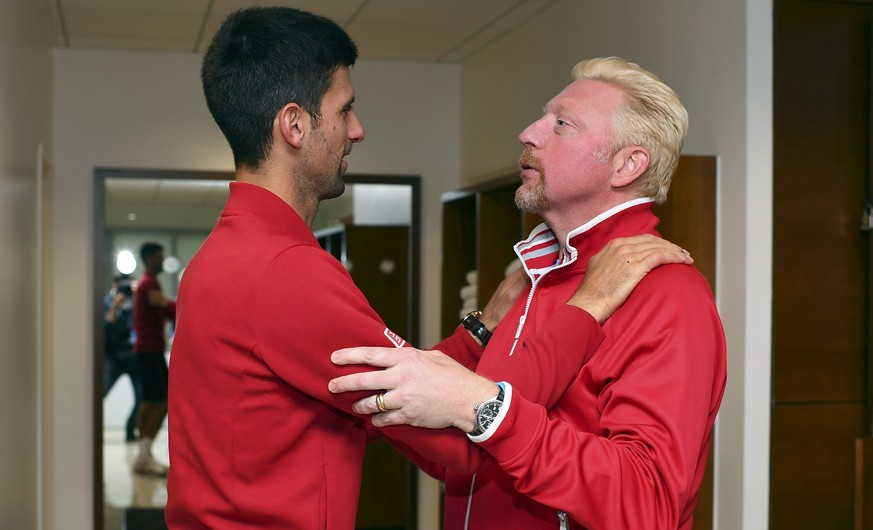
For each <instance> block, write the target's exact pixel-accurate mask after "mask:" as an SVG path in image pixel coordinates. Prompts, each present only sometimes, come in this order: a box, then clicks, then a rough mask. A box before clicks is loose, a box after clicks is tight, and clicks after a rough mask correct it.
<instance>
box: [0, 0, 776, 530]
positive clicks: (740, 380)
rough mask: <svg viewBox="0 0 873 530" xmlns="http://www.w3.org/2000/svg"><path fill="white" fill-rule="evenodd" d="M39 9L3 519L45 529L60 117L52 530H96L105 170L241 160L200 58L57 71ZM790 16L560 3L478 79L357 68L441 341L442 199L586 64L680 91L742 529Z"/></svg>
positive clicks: (755, 493) (760, 396)
mask: <svg viewBox="0 0 873 530" xmlns="http://www.w3.org/2000/svg"><path fill="white" fill-rule="evenodd" d="M31 4H37V5H38V4H40V2H32V1H30V0H12V2H11V3H10V2H4V3H3V5H2V7H0V179H2V182H3V186H2V190H0V201H2V203H0V211H2V212H3V213H2V214H0V215H3V216H5V217H4V218H3V220H2V222H0V241H2V243H3V244H4V249H5V250H6V253H5V256H7V257H4V258H3V261H2V264H3V265H2V267H3V268H2V269H0V289H2V292H0V308H2V309H0V311H2V313H0V317H2V318H0V326H3V328H2V336H3V337H4V347H5V348H6V351H5V352H4V353H3V355H2V357H0V362H2V363H3V364H2V369H0V374H2V375H0V377H2V378H3V379H2V380H0V389H2V390H0V392H3V395H2V399H0V402H2V403H3V404H2V405H0V406H2V407H4V408H3V416H2V417H3V418H4V422H3V427H0V433H2V435H0V441H2V447H4V454H3V455H2V456H0V472H2V475H0V476H3V477H4V478H5V477H8V476H16V477H23V478H22V479H21V480H16V481H15V482H13V483H9V481H8V480H4V481H3V483H2V484H0V526H2V527H4V528H5V527H11V528H31V527H35V525H33V524H32V523H33V521H34V519H35V517H36V515H35V512H36V509H37V508H36V507H37V502H38V498H37V495H36V493H35V492H34V489H35V484H36V481H37V480H36V476H37V472H36V452H35V449H34V447H35V443H36V441H37V434H36V427H37V425H36V422H35V420H34V417H35V416H36V414H35V413H36V412H38V411H37V408H38V407H37V402H36V395H35V391H34V388H35V387H36V382H37V381H36V380H37V376H36V370H37V368H38V365H37V361H36V359H37V355H36V348H37V345H36V340H35V339H34V338H33V336H34V335H35V328H36V326H37V323H36V318H35V317H28V316H27V315H28V314H34V313H35V298H36V296H35V293H36V288H35V284H36V276H35V275H34V273H33V272H32V271H33V269H34V266H35V260H36V258H35V257H34V256H35V255H36V248H35V244H34V241H35V232H36V222H35V220H34V218H33V212H32V210H31V208H29V207H28V205H32V204H34V203H35V201H36V195H35V194H36V184H35V177H34V176H33V175H34V174H35V166H36V162H35V160H36V146H37V145H38V144H39V143H46V144H47V145H48V143H49V140H50V137H51V135H50V134H49V127H50V124H51V122H52V121H54V128H53V130H52V133H53V137H54V139H55V142H54V144H55V146H54V149H53V157H52V158H53V165H54V168H55V170H54V177H53V180H52V182H51V187H50V189H51V195H50V197H49V200H50V204H49V209H48V211H47V212H46V215H45V219H46V222H47V230H48V231H49V232H50V233H52V241H53V244H52V246H51V247H50V248H49V249H48V254H50V255H51V256H54V260H53V261H52V262H51V263H49V264H48V266H47V268H48V270H49V273H50V274H49V278H48V280H49V281H48V282H47V283H48V285H50V286H51V285H54V286H57V288H56V289H52V290H50V291H49V293H48V294H49V298H50V302H49V313H48V314H47V321H48V322H49V328H48V329H47V331H46V335H47V336H48V337H49V338H50V340H49V341H48V342H47V344H46V346H47V350H48V353H47V355H46V359H45V367H46V373H45V374H44V380H45V381H46V390H45V394H44V395H45V400H46V403H45V410H46V418H47V422H48V423H47V426H46V436H47V439H48V440H50V443H47V446H46V454H45V457H44V460H45V461H46V462H47V466H46V479H47V480H46V487H47V490H46V495H45V498H46V503H47V505H46V510H45V513H46V523H47V524H46V528H50V529H54V528H71V529H74V530H76V529H87V528H90V527H91V520H92V514H91V491H92V489H93V487H92V484H91V468H92V465H93V462H92V461H91V454H92V453H91V447H92V446H91V443H92V441H91V430H92V429H91V424H92V418H91V410H92V406H91V403H92V398H93V396H92V395H91V388H92V374H91V346H92V338H91V336H90V334H91V332H90V330H91V329H92V322H91V316H90V315H91V313H92V301H91V298H90V297H91V282H92V280H91V267H92V266H93V241H92V236H91V221H92V220H91V211H92V185H91V184H92V181H91V179H92V170H93V167H94V166H98V165H99V166H119V167H141V168H142V167H148V168H175V169H222V170H225V169H229V168H230V155H229V153H228V151H227V148H226V147H225V145H224V140H223V139H222V138H221V136H220V135H219V133H218V131H217V130H216V129H215V128H214V126H213V125H212V123H211V120H210V119H209V116H208V114H207V113H206V110H205V107H204V105H203V103H202V97H201V96H200V92H199V84H198V81H197V64H198V62H199V58H197V57H194V56H191V55H185V54H181V55H171V54H137V53H101V52H86V51H58V52H56V53H55V57H54V59H55V66H54V70H53V71H51V70H50V69H49V62H50V58H49V57H48V55H47V52H46V46H45V45H44V44H41V43H40V42H38V41H35V39H36V36H37V35H39V34H40V33H41V29H42V28H43V27H44V26H45V25H47V22H45V20H46V18H45V17H44V18H43V20H42V21H40V20H38V19H36V18H34V17H35V16H36V14H35V13H34V11H39V9H38V8H35V7H32V6H31ZM665 5H666V6H668V7H669V9H666V8H665V7H664V6H665ZM23 6H26V7H23ZM659 9H660V10H659ZM770 15H771V13H770V2H769V1H767V0H764V1H758V0H746V2H719V1H717V0H670V1H669V2H641V1H639V0H616V1H614V2H579V1H578V0H559V1H558V2H557V3H556V4H555V5H554V6H553V7H551V8H550V10H549V11H547V12H546V13H544V14H543V15H542V16H541V17H538V18H536V19H533V20H531V21H530V23H529V24H527V25H526V26H525V27H523V28H521V29H519V30H518V31H516V32H514V33H511V34H509V35H506V36H505V37H504V38H503V39H502V40H500V41H498V42H496V43H494V45H493V46H492V47H491V48H490V49H486V50H484V51H483V52H482V53H480V54H479V55H477V56H475V57H473V58H472V59H471V60H470V62H469V63H468V64H467V65H465V66H464V68H463V70H461V69H460V68H458V67H455V66H422V65H412V64H405V63H362V64H360V65H358V66H357V67H356V68H355V71H354V72H353V80H354V82H355V84H356V86H357V89H358V101H359V103H357V104H356V106H357V108H358V109H359V111H360V113H361V117H362V119H363V121H364V125H365V127H367V135H368V138H367V141H365V142H364V143H363V144H362V145H360V146H357V147H356V149H355V154H354V155H352V157H350V168H351V169H350V170H351V171H353V172H356V173H359V172H363V173H376V172H379V173H381V172H391V173H397V174H421V175H423V177H424V186H425V190H424V191H425V194H424V198H423V199H424V203H425V212H424V217H423V218H424V220H425V223H424V224H425V230H426V237H425V241H424V248H423V252H424V254H425V259H424V262H425V263H426V269H425V271H424V273H425V278H424V293H423V299H424V301H425V308H424V320H425V322H426V326H425V327H424V331H425V342H431V341H433V340H435V338H436V333H437V331H436V329H437V326H436V320H437V314H438V310H437V300H438V292H439V291H438V283H439V279H438V266H439V261H440V259H439V235H438V232H439V225H440V212H439V205H438V200H439V199H438V197H439V193H440V192H441V191H443V190H447V189H451V188H454V187H457V186H458V185H459V184H458V182H459V181H458V178H459V175H460V176H463V177H464V178H465V179H469V178H473V177H474V176H476V175H480V174H484V173H489V172H492V171H494V170H497V169H501V168H505V167H507V166H511V165H513V164H514V163H515V160H516V157H517V155H518V144H517V142H516V140H515V136H516V135H517V133H518V132H519V131H520V130H521V128H522V127H523V126H524V125H526V124H527V122H529V121H530V120H531V119H533V118H534V117H536V116H537V115H538V114H539V112H540V108H541V107H542V105H543V104H544V103H545V101H546V100H547V99H548V98H549V97H551V96H552V95H553V94H554V93H555V92H556V91H557V90H559V89H560V88H561V87H562V86H563V85H564V83H565V80H566V79H567V76H568V72H569V68H570V66H572V64H573V63H574V62H575V61H576V60H578V59H580V58H582V57H587V56H594V55H604V54H618V55H623V56H626V57H628V58H630V59H633V60H635V61H637V62H639V63H641V64H643V65H644V66H646V67H648V68H650V69H652V70H653V71H655V72H657V73H659V74H660V75H661V76H662V77H663V78H664V79H665V80H666V81H667V82H668V83H670V84H672V85H673V86H674V87H675V88H676V89H677V90H678V92H679V94H680V96H682V98H683V99H684V101H685V102H686V104H687V106H688V108H689V111H690V114H691V133H690V137H689V141H688V143H687V145H686V149H685V151H686V153H689V154H716V155H718V156H719V170H720V179H719V206H720V209H719V253H720V259H719V263H718V268H719V269H718V275H719V285H718V286H717V290H718V295H719V303H720V307H721V311H722V314H723V317H724V320H725V325H726V328H727V332H728V340H729V350H730V362H731V365H730V374H729V389H728V394H727V396H726V398H725V406H724V408H723V411H722V415H721V418H720V420H719V426H718V436H717V442H718V446H719V447H718V458H717V463H718V466H717V474H718V490H717V523H718V524H717V528H721V529H723V530H724V529H731V530H732V529H738V528H746V529H757V528H766V525H767V524H766V522H767V477H768V472H767V470H768V459H767V451H768V446H769V439H768V433H769V416H768V414H769V412H768V411H769V408H768V403H769V398H768V396H769V352H770V346H769V324H770V316H769V308H770V299H769V292H770V280H769V278H770V274H771V259H770V246H771V245H770V232H771V218H770V202H771V194H770V186H771V182H772V177H771V173H770V158H771V147H770V143H771V142H770V134H771V131H772V127H771V125H770V115H771V114H772V103H771V101H770V81H769V77H770V72H771V70H772V68H771V64H770V56H771V51H770V41H771V38H770V33H771V31H772V30H771V27H770V20H771V16H770ZM10 44H11V46H10ZM52 76H54V87H55V88H54V94H53V96H51V95H50V94H49V92H48V87H49V86H51V85H52ZM461 102H463V104H461ZM52 106H54V109H55V111H54V113H52V112H51V110H50V109H51V108H52ZM22 315H24V316H22ZM7 418H10V419H12V422H10V421H6V420H7ZM10 423H14V425H15V427H14V431H13V430H11V429H10V428H9V427H8V425H9V424H10ZM28 477H29V478H28ZM22 480H23V481H24V482H22ZM28 492H30V493H28Z"/></svg>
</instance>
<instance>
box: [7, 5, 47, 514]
mask: <svg viewBox="0 0 873 530" xmlns="http://www.w3.org/2000/svg"><path fill="white" fill-rule="evenodd" d="M42 6H43V4H42V3H41V2H32V1H31V0H11V1H7V2H5V3H4V5H3V7H2V15H0V248H2V249H3V253H2V256H0V337H2V341H3V346H2V348H3V351H2V353H0V418H2V420H0V448H2V450H0V477H2V480H0V527H2V528H37V526H38V524H39V511H40V510H39V504H40V498H39V494H38V487H39V475H40V463H39V452H38V451H39V440H40V431H39V428H40V427H41V425H40V423H39V420H40V418H41V416H40V406H39V405H40V403H39V400H38V397H37V395H38V389H39V384H40V380H39V377H38V370H39V366H40V359H39V357H38V351H37V350H38V345H39V342H38V340H37V333H38V329H39V328H38V319H37V311H38V303H37V297H38V293H39V291H38V287H37V282H38V271H39V268H38V248H37V241H38V237H37V232H38V229H39V224H38V222H37V211H38V206H37V201H38V200H39V184H38V182H37V166H38V164H37V159H38V157H37V150H38V146H39V145H41V144H42V145H44V146H45V148H46V149H49V148H50V147H51V97H50V94H51V83H52V76H51V42H50V40H49V38H48V31H47V29H46V20H47V15H46V14H45V13H44V12H43V9H42ZM12 477H14V479H11V478H12Z"/></svg>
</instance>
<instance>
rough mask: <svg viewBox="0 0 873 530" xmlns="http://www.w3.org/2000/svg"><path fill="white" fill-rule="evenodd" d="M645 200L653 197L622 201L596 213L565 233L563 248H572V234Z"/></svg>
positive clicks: (648, 200)
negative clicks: (582, 223)
mask: <svg viewBox="0 0 873 530" xmlns="http://www.w3.org/2000/svg"><path fill="white" fill-rule="evenodd" d="M647 202H655V199H653V198H652V197H640V198H639V199H634V200H632V201H627V202H623V203H621V204H619V205H618V206H614V207H612V208H610V209H609V210H606V211H605V212H603V213H602V214H600V215H598V216H597V217H595V218H594V219H592V220H590V221H588V222H587V223H585V224H584V225H582V226H580V227H579V228H577V229H575V230H572V231H570V233H569V234H567V241H566V242H565V245H564V247H565V248H573V247H571V246H570V239H572V238H573V237H574V236H577V235H579V234H581V233H583V232H587V231H589V230H591V229H592V228H594V227H595V226H597V225H598V224H600V223H602V222H603V221H605V220H606V219H609V218H610V217H612V216H613V215H615V214H617V213H618V212H622V211H624V210H627V209H628V208H632V207H634V206H637V205H639V204H646V203H647Z"/></svg>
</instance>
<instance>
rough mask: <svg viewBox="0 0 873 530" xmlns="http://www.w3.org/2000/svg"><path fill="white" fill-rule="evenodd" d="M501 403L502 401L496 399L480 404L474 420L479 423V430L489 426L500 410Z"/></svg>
mask: <svg viewBox="0 0 873 530" xmlns="http://www.w3.org/2000/svg"><path fill="white" fill-rule="evenodd" d="M501 405H503V402H501V401H497V400H494V401H486V402H485V403H483V404H482V406H481V407H480V408H479V412H478V414H476V421H477V422H478V423H479V427H480V429H481V430H483V431H485V430H487V429H488V427H490V426H491V424H492V423H493V422H494V419H495V418H497V413H498V412H500V406H501Z"/></svg>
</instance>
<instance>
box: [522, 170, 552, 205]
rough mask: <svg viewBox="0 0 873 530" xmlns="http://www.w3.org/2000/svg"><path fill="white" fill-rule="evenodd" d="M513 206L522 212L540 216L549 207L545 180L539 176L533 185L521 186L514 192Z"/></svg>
mask: <svg viewBox="0 0 873 530" xmlns="http://www.w3.org/2000/svg"><path fill="white" fill-rule="evenodd" d="M515 205H516V206H517V207H518V208H519V209H520V210H522V211H525V212H529V213H536V214H540V213H543V212H544V211H546V210H547V209H548V207H549V199H548V197H546V180H545V176H544V175H540V178H539V179H537V181H536V183H535V184H522V185H521V186H519V187H518V189H517V190H515Z"/></svg>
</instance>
